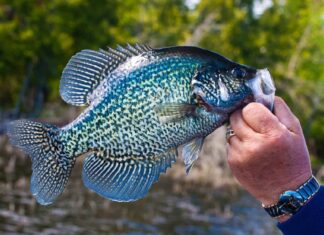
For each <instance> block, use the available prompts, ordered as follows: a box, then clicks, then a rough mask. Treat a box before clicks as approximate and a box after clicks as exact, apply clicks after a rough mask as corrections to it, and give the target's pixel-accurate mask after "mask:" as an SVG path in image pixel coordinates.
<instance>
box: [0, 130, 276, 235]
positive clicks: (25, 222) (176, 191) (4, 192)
mask: <svg viewBox="0 0 324 235" xmlns="http://www.w3.org/2000/svg"><path fill="white" fill-rule="evenodd" d="M210 143H211V144H210V146H209V145H208V144H207V145H206V147H207V148H206V149H205V150H209V147H211V146H213V149H214V147H215V143H221V144H220V145H224V143H222V142H221V141H220V140H215V141H211V142H210ZM213 151H214V152H210V153H209V154H208V151H205V154H204V156H202V157H201V160H200V161H199V162H197V163H196V164H195V166H194V168H193V169H192V171H191V172H190V175H189V176H186V175H185V173H184V172H185V169H184V166H183V164H176V165H175V166H174V167H172V169H170V170H168V172H167V174H166V175H164V174H163V175H162V176H161V177H160V180H159V182H158V183H156V184H154V185H153V187H152V189H151V190H150V192H149V194H148V195H147V197H145V198H144V199H142V200H139V201H136V202H132V203H117V202H112V201H110V200H107V199H104V198H102V197H100V196H98V195H97V194H95V193H93V192H91V191H90V190H88V189H87V188H85V187H84V186H83V183H82V181H81V177H80V175H81V167H82V164H81V163H82V158H80V159H78V160H77V164H76V166H75V168H74V169H73V171H72V175H71V179H70V181H69V183H68V185H67V187H66V190H65V191H64V192H63V194H62V195H61V196H60V197H59V198H58V200H57V201H55V202H54V203H53V204H52V205H50V206H41V205H38V204H37V203H36V202H35V200H34V198H33V197H32V195H31V193H30V191H29V179H30V175H31V166H30V165H31V162H30V159H29V158H28V157H26V156H25V155H24V154H22V153H21V152H19V151H16V150H15V149H14V148H12V146H10V145H9V144H8V142H7V139H6V138H1V136H0V234H1V235H2V234H4V235H14V234H26V235H29V234H41V235H55V234H68V235H79V234H80V235H81V234H109V235H110V234H118V235H138V234H150V235H151V234H152V235H153V234H154V235H160V234H161V235H164V234H165V235H173V234H175V235H209V234H213V235H245V234H248V235H254V234H255V235H269V234H273V235H276V234H280V233H279V232H278V229H277V228H276V226H275V221H274V220H272V219H271V218H269V216H268V215H267V214H266V213H265V212H264V211H263V209H262V208H260V206H259V203H258V202H256V201H255V200H254V199H253V198H252V197H250V196H249V195H248V194H247V193H245V192H244V191H242V190H240V189H239V188H238V187H237V186H233V185H232V186H229V185H230V184H228V183H226V182H228V181H227V180H228V178H229V177H230V172H229V170H228V169H227V170H226V169H225V168H226V164H225V163H224V159H225V157H224V156H223V157H221V158H215V157H212V156H216V155H221V154H222V152H219V151H215V149H214V150H213ZM223 154H224V153H223ZM221 159H223V160H222V161H221ZM179 161H180V159H179ZM180 162H181V161H180ZM204 162H205V163H204ZM208 167H209V168H208ZM182 179H186V180H184V181H183V180H182ZM188 179H191V180H188ZM192 179H197V180H195V181H192ZM216 181H218V182H221V183H220V184H212V183H213V182H216ZM208 182H209V183H208ZM211 185H213V186H211ZM216 185H222V186H216ZM226 185H227V186H226Z"/></svg>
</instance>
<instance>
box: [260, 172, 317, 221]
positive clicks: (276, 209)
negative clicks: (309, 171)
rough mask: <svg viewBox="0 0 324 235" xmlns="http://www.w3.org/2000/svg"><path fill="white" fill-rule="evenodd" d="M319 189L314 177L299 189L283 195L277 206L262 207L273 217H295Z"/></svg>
mask: <svg viewBox="0 0 324 235" xmlns="http://www.w3.org/2000/svg"><path fill="white" fill-rule="evenodd" d="M319 188H320V185H319V183H318V182H317V180H316V178H315V177H314V176H312V177H311V178H310V179H309V180H307V181H306V182H305V183H304V184H303V185H301V186H300V187H299V188H298V189H296V190H289V191H286V192H284V193H282V194H281V195H280V197H279V201H278V203H277V204H275V205H269V206H264V205H262V206H263V208H264V209H265V211H266V212H268V214H269V215H270V216H271V217H279V216H282V215H293V214H295V213H296V212H297V211H298V210H299V209H300V208H301V207H302V206H303V205H304V204H305V203H306V202H307V201H309V200H310V199H311V198H312V197H313V196H314V194H315V193H316V192H317V191H318V190H319Z"/></svg>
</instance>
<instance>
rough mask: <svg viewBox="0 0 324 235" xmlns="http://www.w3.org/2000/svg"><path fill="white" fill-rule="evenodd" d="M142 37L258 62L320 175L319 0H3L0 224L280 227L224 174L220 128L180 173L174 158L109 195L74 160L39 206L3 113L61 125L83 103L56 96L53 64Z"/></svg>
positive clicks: (76, 229) (107, 230) (250, 230)
mask: <svg viewBox="0 0 324 235" xmlns="http://www.w3.org/2000/svg"><path fill="white" fill-rule="evenodd" d="M126 43H146V44H148V45H151V46H152V47H164V46H171V45H196V46H200V47H203V48H206V49H209V50H213V51H216V52H219V53H220V54H222V55H224V56H226V57H228V58H230V59H232V60H234V61H237V62H240V63H244V64H247V65H251V66H254V67H258V68H264V67H267V68H268V69H269V70H270V72H271V74H272V76H273V78H274V80H275V84H276V87H277V94H278V95H280V96H283V97H284V99H285V100H286V101H287V102H288V104H289V105H290V107H291V108H292V110H293V111H294V112H295V114H296V115H297V116H298V118H299V119H300V121H301V123H302V126H303V130H304V134H305V137H306V140H307V143H308V147H309V151H310V154H311V159H312V164H313V168H314V174H316V175H317V176H318V177H319V178H321V179H323V177H324V168H323V167H322V165H323V162H324V115H323V114H324V2H323V1H322V0H304V1H296V0H226V1H225V0H223V1H222V0H136V1H135V0H96V1H95V0H51V1H46V0H28V1H27V0H0V233H1V234H223V235H225V234H235V235H241V234H258V235H262V234H279V233H278V231H277V229H276V227H275V222H274V221H272V220H271V219H270V218H268V216H267V215H266V214H265V212H263V210H262V209H261V208H260V206H259V205H258V203H257V202H256V201H254V200H253V199H252V198H251V197H250V196H249V195H248V194H247V193H245V192H244V191H243V190H242V189H241V188H240V187H239V186H238V185H237V183H236V181H235V180H234V179H233V178H232V176H231V173H230V171H229V170H228V167H227V165H226V161H225V158H226V152H225V149H224V146H225V138H224V128H220V129H218V130H217V131H216V132H215V133H213V134H212V135H211V136H210V137H208V139H207V141H206V144H205V145H204V148H203V153H202V154H201V156H200V159H199V161H198V163H197V164H196V165H195V166H194V167H193V169H192V171H191V173H190V174H189V175H188V176H186V175H185V169H184V166H183V163H182V162H181V161H180V159H179V161H178V163H177V164H176V165H175V167H173V168H172V169H170V170H168V172H167V174H166V175H163V176H162V177H161V178H160V179H161V180H160V181H159V182H158V183H157V184H155V185H154V186H153V188H152V190H151V191H150V193H149V195H148V196H147V197H146V198H145V199H143V200H140V201H138V202H134V203H114V202H111V201H109V200H105V199H103V198H101V197H99V196H98V195H96V194H94V193H92V192H90V191H89V190H87V189H86V188H85V187H84V186H83V185H82V181H81V177H80V174H81V166H82V159H78V162H77V164H76V169H75V170H74V171H73V175H72V179H71V180H70V182H69V184H68V185H67V188H66V190H65V192H64V193H63V195H62V196H61V197H59V199H58V200H57V201H56V202H55V203H54V204H53V205H50V206H46V207H44V206H39V205H37V204H36V202H35V200H34V199H33V198H32V196H31V194H30V192H29V179H30V175H31V168H30V165H31V162H30V160H29V158H28V157H26V156H25V155H24V154H22V153H21V152H19V151H17V150H15V149H13V147H12V146H10V144H9V143H8V140H7V138H6V136H5V124H6V122H8V121H10V120H13V119H17V118H32V119H38V120H41V121H46V122H51V123H55V124H57V125H65V124H66V123H68V122H70V121H72V120H73V119H75V117H77V116H78V114H79V113H80V112H81V111H82V110H81V109H79V108H77V107H72V106H68V105H67V104H65V103H64V102H63V101H62V100H61V98H60V95H59V81H60V75H61V72H62V70H63V68H64V66H65V65H66V63H67V61H68V60H69V59H70V57H71V56H72V55H73V54H75V53H76V52H78V51H79V50H82V49H85V48H90V49H98V48H103V49H104V48H106V47H107V46H109V47H115V46H116V45H117V44H120V45H125V44H126Z"/></svg>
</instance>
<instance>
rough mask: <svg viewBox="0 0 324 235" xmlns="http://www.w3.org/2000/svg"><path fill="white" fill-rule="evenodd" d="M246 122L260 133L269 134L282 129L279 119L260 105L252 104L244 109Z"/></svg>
mask: <svg viewBox="0 0 324 235" xmlns="http://www.w3.org/2000/svg"><path fill="white" fill-rule="evenodd" d="M242 117H243V119H244V121H245V122H246V123H247V124H248V125H249V126H250V127H251V128H252V129H253V130H254V131H255V132H258V133H268V132H271V131H272V130H273V129H277V128H279V127H280V122H279V120H278V118H277V117H276V116H275V115H273V114H272V113H271V111H270V110H269V109H268V108H266V107H265V106H264V105H263V104H260V103H250V104H248V105H247V106H245V107H244V108H243V109H242Z"/></svg>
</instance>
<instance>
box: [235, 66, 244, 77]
mask: <svg viewBox="0 0 324 235" xmlns="http://www.w3.org/2000/svg"><path fill="white" fill-rule="evenodd" d="M232 74H233V76H234V77H236V78H244V77H245V75H246V71H245V70H244V69H243V68H239V67H238V68H234V69H233V70H232Z"/></svg>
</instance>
